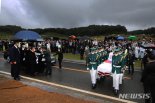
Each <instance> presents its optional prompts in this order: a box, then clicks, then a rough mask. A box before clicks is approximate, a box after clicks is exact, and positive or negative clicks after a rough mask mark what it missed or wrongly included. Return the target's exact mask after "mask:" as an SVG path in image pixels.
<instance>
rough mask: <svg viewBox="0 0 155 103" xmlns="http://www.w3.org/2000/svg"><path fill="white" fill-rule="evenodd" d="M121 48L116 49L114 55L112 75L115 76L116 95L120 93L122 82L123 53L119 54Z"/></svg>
mask: <svg viewBox="0 0 155 103" xmlns="http://www.w3.org/2000/svg"><path fill="white" fill-rule="evenodd" d="M119 50H120V49H118V48H117V49H115V50H114V55H113V57H112V77H113V88H114V92H115V95H117V94H118V91H119V84H120V83H121V82H122V80H121V79H122V78H121V77H122V71H121V69H122V64H121V63H122V62H121V55H120V54H119Z"/></svg>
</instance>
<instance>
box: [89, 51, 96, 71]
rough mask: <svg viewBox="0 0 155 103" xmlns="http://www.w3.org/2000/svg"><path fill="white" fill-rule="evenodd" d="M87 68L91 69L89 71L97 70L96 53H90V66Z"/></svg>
mask: <svg viewBox="0 0 155 103" xmlns="http://www.w3.org/2000/svg"><path fill="white" fill-rule="evenodd" d="M87 68H89V70H91V69H92V68H94V70H96V69H97V54H96V53H94V54H93V53H90V54H89V55H88V66H87Z"/></svg>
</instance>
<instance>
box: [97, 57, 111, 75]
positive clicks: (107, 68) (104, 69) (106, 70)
mask: <svg viewBox="0 0 155 103" xmlns="http://www.w3.org/2000/svg"><path fill="white" fill-rule="evenodd" d="M111 71H112V63H111V61H110V60H105V61H104V62H103V63H102V64H100V65H99V66H98V67H97V74H98V75H99V76H100V77H102V76H107V75H110V74H111Z"/></svg>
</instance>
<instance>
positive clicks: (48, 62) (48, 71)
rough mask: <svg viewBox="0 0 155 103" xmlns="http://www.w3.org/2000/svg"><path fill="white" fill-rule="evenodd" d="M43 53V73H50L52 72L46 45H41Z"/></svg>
mask: <svg viewBox="0 0 155 103" xmlns="http://www.w3.org/2000/svg"><path fill="white" fill-rule="evenodd" d="M43 54H44V58H45V75H51V74H52V66H51V60H52V59H51V52H50V51H49V50H48V49H47V48H46V47H43Z"/></svg>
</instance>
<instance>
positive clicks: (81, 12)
mask: <svg viewBox="0 0 155 103" xmlns="http://www.w3.org/2000/svg"><path fill="white" fill-rule="evenodd" d="M0 1H1V13H0V25H18V26H22V27H23V28H47V27H52V28H57V27H63V28H74V27H80V26H88V25H92V24H95V25H123V26H125V27H126V28H127V29H128V30H129V31H130V30H137V29H146V28H149V27H152V26H154V27H155V0H0Z"/></svg>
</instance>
